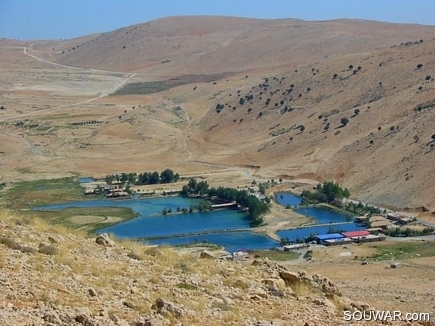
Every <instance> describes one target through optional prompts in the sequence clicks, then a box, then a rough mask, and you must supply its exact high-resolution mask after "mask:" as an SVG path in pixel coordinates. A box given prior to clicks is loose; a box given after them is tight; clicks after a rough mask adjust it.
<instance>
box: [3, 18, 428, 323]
mask: <svg viewBox="0 0 435 326" xmlns="http://www.w3.org/2000/svg"><path fill="white" fill-rule="evenodd" d="M434 32H435V28H434V27H430V26H418V25H400V24H386V23H378V22H368V21H354V20H340V21H329V22H304V21H298V20H290V19H289V20H278V21H266V20H252V19H238V18H223V17H195V18H193V17H187V18H186V17H185V18H182V17H176V18H168V19H161V20H156V21H153V22H149V23H145V24H140V25H136V26H131V27H126V28H123V29H120V30H117V31H114V32H110V33H103V34H98V35H91V36H86V37H83V38H77V39H72V40H63V41H32V42H21V41H12V40H5V39H2V40H0V162H1V167H2V169H1V171H0V183H3V182H5V183H6V187H7V189H6V191H9V190H10V189H11V188H12V187H13V186H14V184H13V182H18V181H26V180H36V179H52V178H60V177H71V176H74V177H76V176H78V175H80V176H89V175H93V176H97V177H101V176H104V175H106V174H111V173H116V172H143V171H153V170H157V171H161V170H163V169H165V168H171V169H173V170H174V171H176V172H178V173H180V174H181V175H182V176H183V177H203V178H205V179H206V180H207V181H208V182H209V184H210V185H212V186H219V185H223V186H233V187H237V186H239V187H244V186H246V185H249V184H250V183H251V181H252V180H254V179H255V180H257V181H258V180H270V179H272V178H274V179H275V180H278V179H279V178H283V179H284V181H288V182H290V181H292V182H297V181H305V182H308V184H311V185H312V184H313V183H315V182H316V181H324V180H334V181H337V182H339V183H340V184H341V185H343V186H344V187H347V188H349V189H350V190H351V193H352V196H353V197H354V198H358V199H359V200H362V201H364V202H367V203H370V204H379V205H380V206H383V207H391V208H400V209H403V210H407V211H410V212H412V213H415V214H417V215H419V216H420V217H422V218H425V219H434V214H435V201H434V200H435V197H434V196H433V193H434V192H435V179H434V178H433V177H432V176H433V173H434V165H433V162H434V155H435V142H434V140H433V139H432V137H433V135H434V130H433V125H434V121H435V97H434V94H435V92H434V88H435V83H434V81H433V78H435V61H434V59H433V57H434V56H433V54H434V53H433V49H434V48H435V39H434V38H433V35H435V33H434ZM102 54H104V55H102ZM44 60H45V61H44ZM98 69H99V70H98ZM428 77H429V78H428ZM241 99H242V100H241ZM343 118H345V119H344V120H343ZM343 121H344V123H343ZM286 185H289V186H290V185H291V183H284V186H282V187H285V186H286ZM171 186H172V185H171ZM159 187H163V186H159ZM8 189H9V190H8ZM1 195H3V193H1ZM50 198H51V199H50V200H56V197H55V194H54V195H53V197H50ZM34 200H40V198H39V197H38V196H37V193H36V194H35V198H34ZM9 204H10V203H9ZM27 204H28V205H31V204H32V203H31V202H29V203H27ZM273 213H274V217H275V220H268V221H269V222H270V223H271V224H273V223H275V224H274V226H275V227H277V226H281V225H282V224H281V223H285V221H284V220H282V219H281V217H282V216H283V214H284V212H282V211H273ZM14 214H19V213H13V215H9V213H4V214H3V215H2V218H1V220H2V222H1V234H0V236H2V237H4V238H2V239H3V240H2V244H1V245H0V266H1V268H0V273H1V274H0V275H1V286H2V291H1V297H0V298H1V300H2V304H1V307H2V308H1V309H3V311H2V312H3V313H2V314H1V316H2V317H0V318H3V320H2V323H3V324H6V325H8V324H10V325H12V324H17V322H16V321H18V323H21V324H24V323H25V321H26V322H27V321H29V320H30V321H34V323H35V324H38V323H42V322H41V321H40V320H41V319H43V320H46V323H52V324H62V323H63V324H65V325H70V324H73V323H74V322H76V323H86V320H90V321H93V322H97V321H100V323H101V324H105V325H110V324H126V322H129V323H130V324H134V323H136V322H137V321H139V320H142V321H144V319H145V318H148V317H149V318H157V319H159V318H160V317H159V316H161V314H159V313H157V312H156V310H154V309H152V308H151V307H152V305H153V303H155V302H156V300H157V299H158V298H162V299H164V300H167V301H169V302H171V303H170V304H169V306H166V308H165V309H166V310H167V314H166V313H163V315H164V317H162V318H164V319H165V320H164V321H162V323H163V324H165V323H171V322H172V323H173V324H177V323H179V322H183V323H184V324H198V325H207V323H208V324H210V325H219V324H222V323H224V322H225V323H233V324H234V325H240V324H247V325H250V324H256V323H257V321H259V320H267V321H271V320H273V319H276V320H277V322H276V323H277V324H279V322H278V320H281V324H283V325H298V324H301V325H303V324H304V322H305V321H306V320H308V324H310V325H311V324H316V325H320V324H322V323H323V324H325V325H327V324H331V325H337V324H340V323H342V319H340V317H338V316H339V315H340V311H341V309H342V308H343V305H344V306H346V305H349V304H350V303H349V302H348V301H347V300H344V299H343V300H344V301H343V300H342V299H340V300H338V299H337V298H336V297H331V296H327V297H328V298H329V299H326V298H325V297H324V295H323V293H322V292H317V291H316V290H314V289H315V288H316V287H317V286H318V285H316V284H318V282H316V281H313V279H305V281H300V280H302V279H304V278H303V277H302V278H301V277H296V276H294V278H293V281H294V282H296V280H299V281H297V282H302V283H301V284H308V283H309V284H310V285H309V286H308V290H307V292H305V290H304V289H305V285H303V286H299V285H295V284H294V283H292V282H293V281H290V282H289V281H288V278H287V283H288V284H287V286H286V285H285V284H283V282H284V280H283V278H282V277H280V272H283V270H282V268H281V267H279V266H276V265H275V264H273V263H262V264H260V265H259V266H256V267H254V266H244V265H243V264H241V263H235V264H233V263H228V262H225V263H224V262H213V263H212V264H211V263H210V262H208V261H204V260H200V259H198V258H197V257H195V256H191V255H187V254H182V253H176V252H174V251H172V250H170V249H161V250H160V249H159V250H154V249H152V250H148V249H147V248H145V247H139V246H137V245H134V244H132V243H118V244H116V245H114V246H113V247H102V246H99V245H97V244H95V243H94V239H93V238H86V240H83V235H80V236H79V235H76V234H71V233H70V232H68V231H66V230H60V229H59V228H54V227H50V226H48V225H47V224H45V223H41V222H40V221H39V220H37V221H30V220H29V219H28V218H25V217H22V216H21V215H14ZM91 215H92V214H91ZM83 216H84V215H83V214H79V215H77V216H76V217H75V219H74V218H73V219H72V220H71V223H73V224H74V223H78V224H80V223H82V222H83V219H84V217H83ZM96 216H97V215H95V216H94V215H93V217H92V218H91V217H90V218H91V219H96V218H97V217H96ZM277 217H278V218H277ZM50 239H51V240H50ZM12 240H13V241H15V242H17V243H15V242H11V241H12ZM50 241H51V242H52V243H51V242H50ZM40 243H47V244H48V245H49V246H54V247H53V248H54V249H56V250H54V249H53V248H52V249H47V248H46V249H45V250H53V251H52V252H51V253H53V255H46V254H44V253H40V252H38V250H39V246H40ZM17 244H18V245H19V246H18V245H17ZM23 248H24V249H23ZM26 248H28V249H26ZM29 248H31V249H29ZM43 248H45V247H43ZM49 248H50V247H49ZM361 248H364V249H361ZM20 250H21V251H20ZM336 250H340V249H333V250H331V251H329V250H328V252H321V251H319V252H317V251H315V252H314V262H313V263H306V264H305V265H304V266H297V269H299V267H301V268H304V269H306V270H307V271H309V272H310V273H317V272H321V273H325V275H327V276H330V277H331V278H332V279H334V280H335V279H336V280H337V281H338V284H339V285H340V288H341V289H342V291H343V293H344V294H345V296H348V297H350V298H352V300H354V301H359V300H360V298H361V299H363V300H364V301H367V302H368V304H369V305H370V306H375V307H377V308H379V309H382V308H390V309H392V308H394V307H395V306H396V304H397V307H400V308H403V309H404V310H408V309H409V310H411V311H416V310H417V311H422V310H423V308H424V309H425V310H427V311H431V309H432V311H433V296H431V294H430V293H428V289H431V288H433V286H432V285H433V280H434V275H433V273H432V271H433V267H434V265H433V258H430V257H417V256H416V257H412V258H409V257H407V263H406V266H405V267H404V268H403V269H397V270H394V271H392V270H389V269H385V266H387V265H388V264H387V263H384V262H375V263H374V264H370V265H368V266H361V265H360V262H359V261H357V260H354V257H355V256H356V255H357V256H359V257H367V256H368V255H370V254H371V253H373V252H371V253H370V252H369V253H364V252H360V251H361V250H363V251H364V250H368V251H370V250H372V251H375V250H376V249H370V246H363V247H355V248H352V249H350V250H351V251H352V252H354V253H353V255H352V256H351V257H350V258H349V257H342V256H340V252H336ZM23 251H24V252H23ZM42 251H44V249H42ZM132 253H134V255H133V256H132ZM129 255H130V257H129ZM135 258H139V260H137V259H135ZM299 263H300V262H299ZM288 264H290V263H288ZM292 264H294V263H292ZM289 266H290V267H289V268H291V269H292V270H296V268H295V266H294V265H289ZM363 267H364V269H363ZM281 276H282V275H281ZM392 276H394V277H392ZM289 277H290V279H292V277H293V276H289ZM364 278H367V279H364ZM265 279H272V281H265ZM304 282H305V283H304ZM320 282H322V279H321V280H320ZM290 283H291V284H290ZM270 284H273V285H270ZM298 284H299V283H298ZM426 284H429V285H426ZM271 286H273V287H274V288H276V289H277V291H275V290H273V289H272V288H271ZM91 289H92V290H91ZM360 289H363V290H362V291H360ZM396 289H397V291H394V290H396ZM378 293H380V294H378ZM281 294H282V295H283V296H281ZM425 298H426V299H427V300H425ZM328 300H329V301H328ZM158 302H160V301H158ZM165 302H166V301H165ZM160 303H161V302H160ZM78 307H87V308H80V309H79V308H78ZM265 307H267V309H265ZM360 308H361V307H360ZM156 309H157V308H156ZM157 310H159V309H157ZM193 311H195V312H193ZM311 313H313V314H314V316H311ZM79 315H80V316H81V317H80V316H79ZM78 316H79V317H78ZM147 316H148V317H147ZM157 319H155V320H153V321H152V322H151V325H159V324H158V323H159V321H158V320H157ZM123 320H125V321H126V322H123ZM320 320H322V321H320ZM14 321H15V322H14ZM144 325H146V323H145V322H144Z"/></svg>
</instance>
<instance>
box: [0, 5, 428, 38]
mask: <svg viewBox="0 0 435 326" xmlns="http://www.w3.org/2000/svg"><path fill="white" fill-rule="evenodd" d="M0 14H1V15H0V37H4V38H14V39H23V40H26V39H27V40H29V39H65V38H73V37H78V36H83V35H87V34H92V33H99V32H108V31H112V30H115V29H118V28H121V27H125V26H129V25H133V24H138V23H143V22H147V21H150V20H154V19H157V18H162V17H168V16H180V15H183V16H184V15H219V16H239V17H252V18H265V19H270V18H299V19H303V20H329V19H337V18H357V19H369V20H379V21H387V22H397V23H416V24H424V25H435V0H276V1H274V0H250V1H249V0H218V1H216V0H153V1H150V0H0Z"/></svg>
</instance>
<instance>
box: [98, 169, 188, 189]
mask: <svg viewBox="0 0 435 326" xmlns="http://www.w3.org/2000/svg"><path fill="white" fill-rule="evenodd" d="M179 179H180V175H179V174H178V173H175V174H174V171H172V170H171V169H166V170H163V171H162V172H161V173H158V172H157V171H154V172H143V173H139V174H137V173H117V174H110V175H107V176H106V183H107V184H112V183H113V182H114V181H116V182H121V183H130V184H135V185H149V184H158V183H171V182H177V181H178V180H179Z"/></svg>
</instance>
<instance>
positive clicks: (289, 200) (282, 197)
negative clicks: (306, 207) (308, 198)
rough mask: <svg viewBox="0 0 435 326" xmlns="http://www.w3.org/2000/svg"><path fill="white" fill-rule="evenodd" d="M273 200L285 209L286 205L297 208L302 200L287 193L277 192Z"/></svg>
mask: <svg viewBox="0 0 435 326" xmlns="http://www.w3.org/2000/svg"><path fill="white" fill-rule="evenodd" d="M275 199H276V201H277V203H278V204H280V205H282V206H284V207H286V206H287V205H290V206H298V205H299V204H300V203H301V202H302V198H301V197H298V196H295V195H293V194H291V193H288V192H278V193H277V194H276V195H275Z"/></svg>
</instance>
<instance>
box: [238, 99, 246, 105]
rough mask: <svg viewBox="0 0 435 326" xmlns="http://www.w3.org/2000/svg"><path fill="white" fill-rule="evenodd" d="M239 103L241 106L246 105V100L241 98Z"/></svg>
mask: <svg viewBox="0 0 435 326" xmlns="http://www.w3.org/2000/svg"><path fill="white" fill-rule="evenodd" d="M239 103H240V105H243V104H245V99H244V98H243V97H241V98H240V100H239Z"/></svg>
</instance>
